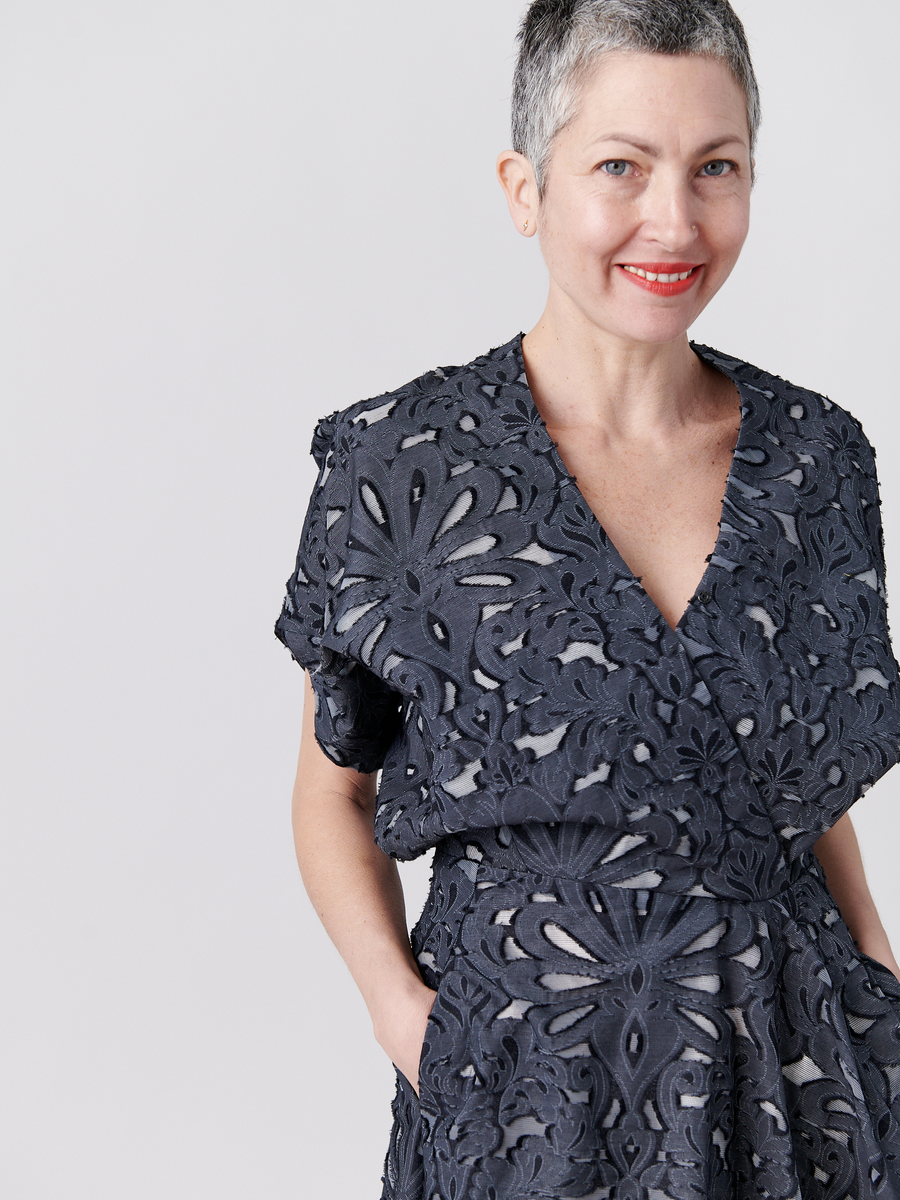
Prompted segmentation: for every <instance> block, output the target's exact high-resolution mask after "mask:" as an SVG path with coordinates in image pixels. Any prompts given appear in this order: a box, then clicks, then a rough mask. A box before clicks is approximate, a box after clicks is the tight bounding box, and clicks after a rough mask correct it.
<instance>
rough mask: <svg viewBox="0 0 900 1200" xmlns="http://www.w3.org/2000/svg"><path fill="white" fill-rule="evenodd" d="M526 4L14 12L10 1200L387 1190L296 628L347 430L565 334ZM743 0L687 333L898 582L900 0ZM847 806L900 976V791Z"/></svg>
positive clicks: (7, 2) (0, 1176)
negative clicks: (533, 210) (323, 920)
mask: <svg viewBox="0 0 900 1200" xmlns="http://www.w3.org/2000/svg"><path fill="white" fill-rule="evenodd" d="M524 7H525V5H524V3H523V0H457V2H456V3H454V4H447V3H439V2H438V0H382V2H380V3H373V2H372V0H344V2H343V3H340V4H338V3H334V4H324V3H311V2H310V0H65V2H63V0H2V3H0V388H2V396H3V433H2V461H0V481H2V512H3V518H4V540H3V550H2V557H3V566H4V582H3V588H2V593H0V594H2V604H3V619H2V634H3V649H2V675H3V684H4V688H3V691H4V711H3V715H2V733H3V741H4V752H3V773H4V776H5V779H4V782H3V818H2V819H3V828H2V837H0V856H2V862H0V912H2V923H3V927H2V946H0V954H2V964H3V973H4V983H3V986H2V990H0V1031H2V1032H0V1038H2V1043H3V1044H2V1047H0V1056H2V1062H3V1068H2V1074H0V1094H2V1107H3V1111H2V1113H0V1181H2V1182H0V1191H2V1194H3V1196H4V1197H5V1198H6V1200H60V1198H65V1200H82V1198H84V1200H260V1198H264V1200H288V1198H298V1197H309V1198H311V1200H312V1198H315V1200H318V1198H319V1197H327V1198H328V1200H365V1198H367V1197H369V1198H371V1200H375V1197H376V1196H378V1195H380V1187H381V1185H380V1182H379V1180H380V1173H381V1167H382V1162H383V1156H384V1152H385V1149H386V1146H387V1137H388V1130H389V1123H390V1112H389V1105H390V1098H391V1095H392V1093H393V1085H394V1071H393V1067H392V1066H391V1064H390V1063H389V1062H388V1061H387V1059H386V1057H385V1056H384V1054H383V1052H382V1051H381V1050H380V1049H379V1048H378V1046H377V1045H376V1044H375V1042H374V1041H373V1039H372V1035H371V1026H370V1023H369V1020H368V1017H367V1014H366V1011H365V1008H364V1006H363V1004H362V1001H361V999H360V998H359V996H358V994H357V992H356V990H355V988H354V986H353V983H352V980H351V978H350V976H349V974H348V972H347V971H346V968H345V967H344V965H343V963H342V962H341V960H340V959H339V957H338V955H337V953H336V951H335V950H334V949H333V947H332V946H331V943H330V942H329V941H328V939H327V938H326V936H325V934H324V932H323V931H322V929H321V927H320V926H319V925H318V922H317V920H316V918H315V914H314V913H313V911H312V908H311V906H310V904H309V902H308V900H307V898H306V896H305V893H304V892H303V888H302V884H301V882H300V878H299V875H298V873H297V870H296V866H295V863H294V857H293V848H292V844H291V837H290V828H289V793H290V788H291V783H292V779H293V773H294V765H295V760H296V748H297V741H298V736H299V725H300V709H301V683H302V672H301V671H300V669H299V668H298V667H297V666H296V665H295V664H294V663H293V662H292V661H291V660H290V657H289V655H288V654H287V652H286V651H285V650H284V649H283V648H282V647H281V646H280V645H279V644H278V643H277V642H276V640H275V638H274V636H273V633H272V625H273V623H274V620H275V617H276V615H277V612H278V609H279V607H280V604H281V598H282V594H283V586H284V581H285V579H286V578H287V576H288V575H289V574H290V571H291V569H292V566H293V558H294V553H295V550H296V544H297V541H298V539H299V535H300V525H301V521H302V517H303V513H304V511H305V508H306V503H307V499H308V495H309V491H310V488H311V486H312V483H313V478H314V473H313V463H312V460H311V458H310V457H309V454H308V448H309V441H310V436H311V432H312V427H313V423H314V420H315V418H316V417H318V416H320V415H323V414H325V413H329V412H332V411H333V410H334V409H336V408H340V407H343V406H344V405H346V404H350V403H352V402H353V401H355V400H358V399H360V398H362V397H366V396H371V395H375V394H377V393H379V392H381V391H383V390H385V389H389V388H394V387H397V386H399V385H400V384H402V383H404V382H405V381H406V380H408V379H410V378H412V377H413V376H415V375H418V374H419V373H421V372H422V371H424V370H427V369H428V368H431V367H434V366H436V365H438V364H448V363H459V362H466V361H468V360H469V359H471V358H472V357H474V356H475V355H477V354H479V353H481V352H483V351H485V350H487V349H489V348H490V347H493V346H496V345H499V344H501V343H502V342H505V341H506V340H508V339H509V338H510V337H511V336H512V335H513V334H515V333H516V332H518V331H519V330H526V331H527V330H528V329H530V328H531V326H532V325H533V324H534V322H535V321H536V319H537V317H538V315H539V314H540V311H541V308H542V305H543V300H544V295H545V274H544V268H543V264H542V261H541V259H540V252H539V247H538V244H537V242H536V241H526V240H524V239H522V238H520V237H519V236H517V234H516V232H515V230H514V229H513V228H512V225H511V223H510V221H509V217H508V215H507V212H506V208H505V204H504V201H503V197H502V193H501V191H500V189H499V187H498V185H497V183H496V182H495V179H494V174H493V169H494V167H493V165H494V159H495V156H496V154H497V152H498V151H499V150H501V149H503V148H504V147H505V146H506V145H507V143H508V134H507V111H508V97H509V91H510V80H511V73H512V65H513V54H514V34H515V29H516V26H517V22H518V19H519V17H520V15H521V13H522V11H523V9H524ZM737 8H738V11H739V12H740V14H741V16H742V17H743V19H744V21H745V23H746V26H747V30H748V34H749V36H750V39H751V45H752V50H753V53H754V56H755V62H756V66H757V69H758V74H759V78H760V83H761V87H762V94H763V104H764V110H765V116H764V124H763V130H762V136H761V139H760V146H759V158H758V163H759V182H758V185H757V188H756V190H755V192H754V197H753V228H752V232H751V234H750V238H749V240H748V242H747V245H746V248H745V250H744V254H743V258H742V260H741V262H740V263H739V264H738V266H737V268H736V270H735V272H734V274H733V276H732V278H731V280H730V281H729V282H728V283H727V284H726V286H725V288H724V290H723V291H722V292H721V293H720V295H719V296H718V297H717V298H716V299H715V300H714V301H713V304H712V306H711V307H710V309H709V310H708V311H707V312H706V313H705V314H704V315H703V316H702V318H701V319H700V320H699V321H698V322H697V325H696V326H695V327H694V329H693V330H692V336H694V337H696V338H697V339H698V340H700V341H704V342H707V343H710V344H712V345H714V346H716V347H718V348H720V349H722V350H724V351H726V352H728V353H731V354H734V355H738V356H740V357H743V358H745V359H748V360H750V361H751V362H755V363H756V364H757V365H759V366H761V367H764V368H766V369H767V370H771V371H773V372H775V373H777V374H779V375H782V376H784V377H786V378H789V379H791V380H793V381H794V382H796V383H798V384H802V385H805V386H807V387H812V388H814V389H816V390H820V391H824V392H827V393H828V394H829V395H830V396H831V397H832V398H833V399H834V400H836V401H838V402H839V403H841V404H843V405H844V406H845V407H848V408H849V409H850V410H851V411H852V412H853V413H855V414H856V415H857V416H858V417H859V418H860V419H861V420H862V421H863V423H864V425H865V427H866V430H867V432H868V433H869V436H870V437H871V439H872V440H873V441H874V443H875V445H876V447H877V448H878V450H879V451H880V456H879V466H880V472H881V480H882V494H883V501H884V513H885V527H886V538H887V553H888V569H889V574H888V582H889V584H890V581H891V579H892V578H893V577H894V576H896V578H897V579H898V583H897V587H898V588H900V472H898V470H897V465H896V464H897V461H898V459H897V441H898V435H900V421H898V418H897V415H896V411H895V410H896V405H897V400H898V394H897V384H896V370H895V366H894V355H895V353H896V342H897V333H896V330H897V324H898V305H897V298H896V296H897V292H896V286H897V285H896V281H897V278H898V275H900V259H898V256H900V239H898V238H897V236H896V231H897V196H898V186H900V177H898V158H897V154H896V150H895V146H894V142H895V130H896V121H897V93H896V46H897V45H898V42H900V6H898V5H897V4H896V3H895V0H875V2H873V3H872V4H869V5H867V6H866V10H865V13H866V15H865V22H864V24H861V25H860V26H858V27H856V26H853V25H850V26H849V27H848V24H847V22H846V19H845V18H846V12H845V6H839V5H838V4H836V3H833V2H832V3H830V4H829V3H823V0H790V3H789V4H788V3H785V0H739V2H738V4H737ZM894 625H895V627H897V625H898V618H897V617H896V616H895V618H894ZM853 816H854V823H855V825H856V828H857V830H858V833H859V836H860V840H861V843H862V846H863V853H864V857H865V862H866V866H867V870H868V875H869V879H870V883H871V887H872V891H873V893H874V894H875V897H876V900H877V901H878V903H879V906H880V908H881V911H882V913H883V915H884V918H885V922H886V924H887V925H888V927H889V930H890V931H891V932H892V933H893V937H894V942H895V946H896V947H897V948H898V949H900V910H898V901H900V880H898V876H897V870H896V861H897V856H896V846H897V837H898V833H900V775H896V774H895V775H889V776H888V777H887V778H886V779H884V780H883V781H882V782H881V783H879V784H878V785H877V787H876V788H875V789H874V790H873V791H872V792H871V793H869V794H868V795H867V796H866V797H865V798H864V799H863V800H862V801H861V802H860V803H859V804H858V805H857V806H856V807H855V808H854V810H853ZM427 867H428V864H427V860H426V859H422V860H419V861H418V862H416V863H413V864H411V865H409V866H405V867H403V875H404V879H405V880H406V883H407V887H408V895H409V920H410V923H412V921H413V920H414V919H415V917H416V916H417V915H418V912H419V909H420V907H421V903H422V900H423V898H424V891H425V887H426V886H427V878H428V869H427Z"/></svg>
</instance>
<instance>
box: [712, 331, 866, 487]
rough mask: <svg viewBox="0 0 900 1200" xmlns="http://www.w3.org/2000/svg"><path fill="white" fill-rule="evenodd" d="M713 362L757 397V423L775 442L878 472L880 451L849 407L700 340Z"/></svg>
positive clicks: (754, 400)
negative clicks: (876, 464)
mask: <svg viewBox="0 0 900 1200" xmlns="http://www.w3.org/2000/svg"><path fill="white" fill-rule="evenodd" d="M694 349H695V350H696V351H697V352H698V353H699V354H700V355H701V357H703V358H704V359H705V360H706V361H707V362H709V363H711V364H712V365H713V366H716V367H718V369H719V370H721V371H723V372H724V373H725V374H726V375H728V376H729V377H730V378H731V379H733V380H734V382H735V383H736V384H737V385H738V387H739V388H740V389H741V391H742V394H745V395H746V396H748V397H749V398H750V399H751V402H752V403H751V407H752V408H753V409H754V410H755V413H754V424H757V425H758V426H759V428H760V432H761V433H763V434H764V436H765V437H766V438H767V439H768V440H769V441H770V442H771V441H773V440H775V441H777V442H778V443H781V444H784V445H790V446H791V447H792V449H795V450H796V451H798V452H802V450H803V445H804V443H805V444H806V447H807V452H808V453H812V454H813V455H814V457H815V458H817V459H818V460H821V459H822V458H823V457H824V458H825V459H828V460H832V461H833V462H834V465H835V466H836V467H838V468H839V469H841V468H843V470H841V473H846V470H847V469H849V470H850V471H852V470H853V469H854V468H855V469H856V470H857V471H860V472H862V473H863V474H864V475H874V470H875V466H874V460H875V450H874V448H873V446H872V444H871V442H870V441H869V439H868V437H867V436H866V433H865V430H864V429H863V426H862V423H861V422H860V421H859V419H858V418H857V417H855V416H854V415H853V413H851V412H850V411H849V410H848V409H846V408H844V407H842V406H841V405H840V404H837V403H836V402H835V401H834V400H832V399H830V397H828V396H826V395H825V394H823V393H821V392H816V391H813V390H812V389H810V388H805V387H801V386H800V385H799V384H796V383H793V382H791V381H790V380H788V379H783V378H782V377H781V376H780V375H775V374H773V373H772V372H771V371H766V370H764V369H763V368H761V367H757V366H754V365H753V364H752V363H748V362H745V361H744V360H743V359H740V358H735V357H733V356H732V355H729V354H723V353H722V352H721V351H719V350H714V349H712V348H711V347H709V346H702V345H697V344H694Z"/></svg>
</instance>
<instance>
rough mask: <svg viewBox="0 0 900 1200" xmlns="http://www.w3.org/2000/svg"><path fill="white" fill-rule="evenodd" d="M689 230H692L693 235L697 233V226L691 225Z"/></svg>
mask: <svg viewBox="0 0 900 1200" xmlns="http://www.w3.org/2000/svg"><path fill="white" fill-rule="evenodd" d="M691 229H693V230H694V232H695V233H696V232H697V226H696V225H692V226H691Z"/></svg>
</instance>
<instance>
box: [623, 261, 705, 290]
mask: <svg viewBox="0 0 900 1200" xmlns="http://www.w3.org/2000/svg"><path fill="white" fill-rule="evenodd" d="M616 266H617V268H618V269H619V271H621V273H622V274H623V275H624V276H625V277H626V278H627V279H630V280H631V281H632V283H636V284H637V285H638V287H642V288H643V289H644V290H645V291H649V292H652V293H653V294H654V295H656V296H680V295H682V294H683V293H684V292H689V291H690V290H691V288H692V287H693V286H694V284H695V283H696V282H697V279H698V278H699V276H700V272H701V270H702V268H703V264H702V263H681V262H652V263H644V262H642V263H617V264H616Z"/></svg>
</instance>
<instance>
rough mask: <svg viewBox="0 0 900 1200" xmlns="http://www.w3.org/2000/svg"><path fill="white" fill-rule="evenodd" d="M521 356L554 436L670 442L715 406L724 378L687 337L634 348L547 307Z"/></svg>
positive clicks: (534, 393) (632, 344) (604, 332)
mask: <svg viewBox="0 0 900 1200" xmlns="http://www.w3.org/2000/svg"><path fill="white" fill-rule="evenodd" d="M522 355H523V358H524V361H525V369H526V373H527V375H528V383H529V386H530V388H531V392H532V395H533V397H534V401H535V404H536V405H537V408H538V411H539V412H540V413H541V416H542V417H543V418H544V421H545V422H546V423H547V425H548V426H550V427H551V428H554V429H559V430H563V429H566V428H567V427H571V426H579V427H581V428H585V427H595V428H602V429H605V430H606V431H607V432H609V433H613V434H619V435H621V436H623V437H630V436H641V435H642V434H643V435H644V436H646V434H647V433H649V432H650V431H656V432H657V433H659V434H661V435H663V436H664V435H665V433H666V431H667V430H671V429H673V428H675V427H677V426H680V425H683V424H684V423H685V422H687V421H691V420H695V419H696V418H697V417H698V416H701V417H702V416H704V415H706V410H707V409H708V408H709V406H710V404H711V403H713V404H714V403H715V398H714V395H713V392H714V385H713V381H714V379H715V377H716V376H717V375H718V373H717V372H715V371H711V369H710V368H708V367H707V366H706V364H705V363H703V361H702V360H701V359H700V358H698V356H697V355H696V354H694V352H693V350H691V348H690V344H689V342H688V337H687V334H686V333H684V334H682V335H681V336H680V337H679V338H677V339H676V340H675V341H672V342H662V343H646V342H627V341H624V340H623V339H622V338H619V337H616V336H615V335H613V334H610V333H608V332H606V331H605V330H602V329H598V328H597V327H596V326H595V325H587V323H586V322H583V321H573V320H566V319H559V318H558V317H556V316H555V315H554V314H552V313H551V312H550V311H549V306H548V310H546V311H545V312H544V314H543V316H542V317H541V319H540V321H538V323H537V325H536V326H535V327H534V329H532V330H531V332H530V333H528V334H527V335H526V336H525V338H523V340H522ZM711 376H712V378H711Z"/></svg>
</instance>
